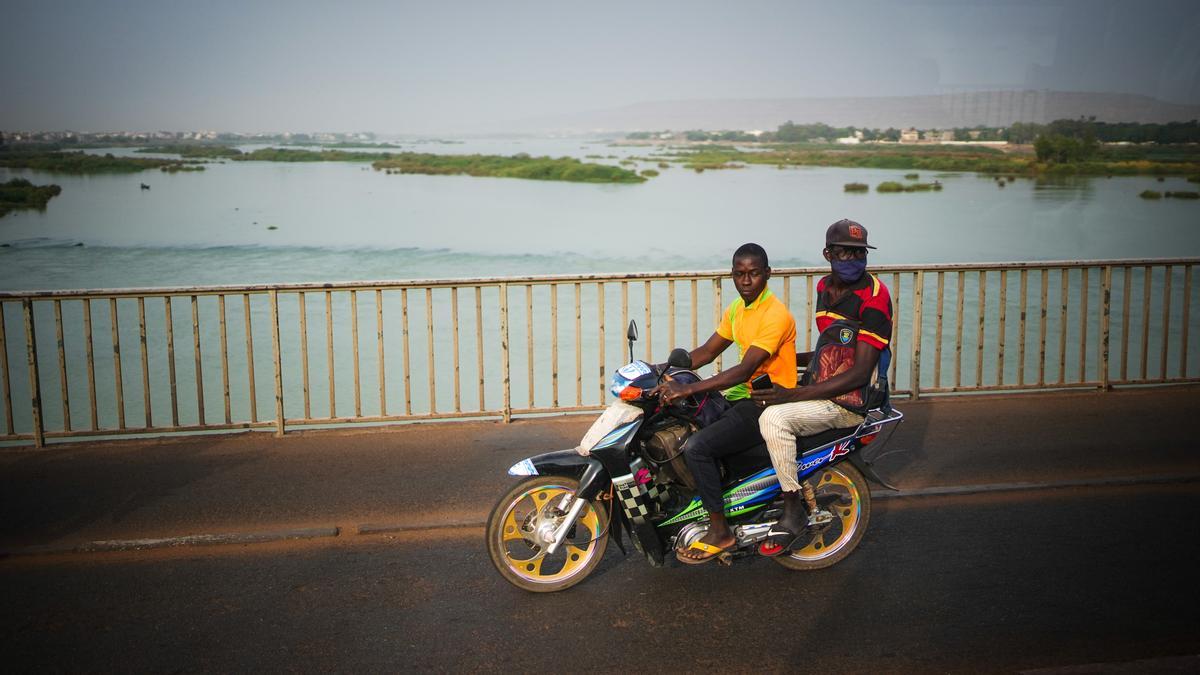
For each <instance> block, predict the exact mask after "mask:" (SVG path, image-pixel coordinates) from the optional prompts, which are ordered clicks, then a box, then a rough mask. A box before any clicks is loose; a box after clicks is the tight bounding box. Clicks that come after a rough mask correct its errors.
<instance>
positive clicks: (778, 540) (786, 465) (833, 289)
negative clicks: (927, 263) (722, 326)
mask: <svg viewBox="0 0 1200 675" xmlns="http://www.w3.org/2000/svg"><path fill="white" fill-rule="evenodd" d="M870 248H875V247H874V246H870V245H869V244H867V228H865V227H863V226H862V225H860V224H859V223H856V222H854V221H852V220H845V219H843V220H839V221H838V222H836V223H834V224H833V225H830V226H829V229H828V230H826V232H825V249H824V251H823V252H822V254H823V255H824V256H825V259H826V260H828V261H829V265H830V271H831V274H829V275H828V276H825V277H824V278H822V279H821V280H820V282H818V283H817V310H816V320H817V330H818V331H819V332H821V331H824V330H825V329H826V327H828V326H829V325H830V324H831V323H833V322H835V321H839V320H842V321H845V320H849V321H850V322H857V325H858V330H857V343H856V345H855V348H854V362H853V365H851V366H850V367H849V369H848V370H845V371H844V372H841V373H838V374H835V375H833V376H832V377H830V378H829V379H826V380H824V381H821V382H817V383H815V384H810V385H809V386H801V387H793V386H791V385H787V384H784V383H783V382H782V381H781V380H774V385H775V386H774V387H771V388H768V389H759V390H755V391H754V392H753V401H754V402H755V403H756V404H758V405H759V406H762V407H763V408H765V409H764V412H763V413H762V416H761V417H760V418H759V420H758V425H759V429H760V430H761V432H762V437H763V440H765V441H766V443H767V449H768V450H769V451H770V454H771V463H772V464H774V466H775V472H776V474H778V477H779V485H780V488H782V490H783V500H784V501H783V504H784V510H783V517H781V518H780V519H779V522H778V523H776V525H775V526H774V527H772V529H771V531H770V534H769V537H768V540H769V541H770V542H771V543H772V544H776V545H778V546H783V547H787V546H788V545H790V544H791V543H792V542H793V541H794V540H795V539H796V537H797V536H798V535H799V534H800V533H802V532H804V530H805V523H806V516H805V511H804V507H803V505H802V502H801V496H800V483H799V481H798V480H797V473H798V468H797V463H796V452H797V449H796V439H797V437H801V436H812V435H814V434H818V433H820V432H822V431H826V430H828V429H838V428H842V427H852V426H856V425H858V424H861V423H862V421H863V417H862V416H861V415H858V414H856V413H854V412H851V411H850V410H847V409H846V408H844V407H842V406H840V405H838V404H837V403H835V402H834V401H833V400H832V399H834V398H835V397H838V396H841V395H842V394H845V393H847V392H851V391H854V390H855V389H859V388H861V387H864V386H866V385H867V384H868V383H869V382H870V380H871V376H872V373H874V372H875V370H876V366H877V364H878V363H879V358H880V354H881V352H882V351H883V350H885V349H887V346H888V342H889V341H890V340H891V336H892V300H891V296H890V294H889V293H888V288H887V286H885V285H883V282H882V281H880V280H879V279H878V278H876V277H875V276H874V275H872V274H870V273H868V272H867V249H870ZM798 356H799V360H800V361H801V363H803V364H808V361H809V358H810V357H811V356H812V353H811V352H808V353H805V354H800V355H798ZM811 367H812V366H811V364H810V368H811ZM772 379H774V378H772ZM768 406H769V407H768Z"/></svg>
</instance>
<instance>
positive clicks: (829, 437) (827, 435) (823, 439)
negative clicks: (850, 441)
mask: <svg viewBox="0 0 1200 675" xmlns="http://www.w3.org/2000/svg"><path fill="white" fill-rule="evenodd" d="M855 431H858V427H845V428H843V429H830V430H829V431H822V432H821V433H819V434H814V435H812V436H801V437H799V438H797V439H796V444H797V445H798V446H799V448H798V449H799V451H800V452H801V453H805V452H808V451H809V450H814V449H816V448H819V447H821V446H822V445H826V444H828V443H832V442H833V441H837V440H840V439H843V438H846V437H847V436H853V435H854V432H855Z"/></svg>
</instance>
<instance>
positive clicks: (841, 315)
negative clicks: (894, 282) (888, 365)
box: [816, 272, 892, 351]
mask: <svg viewBox="0 0 1200 675" xmlns="http://www.w3.org/2000/svg"><path fill="white" fill-rule="evenodd" d="M828 286H829V277H828V276H825V277H823V278H822V279H821V280H820V281H818V282H817V312H816V316H817V331H818V332H823V331H824V330H825V329H826V328H827V327H828V326H829V324H831V323H833V322H834V321H837V320H838V319H850V320H853V321H858V322H859V323H860V324H861V327H860V328H859V330H858V336H859V339H860V340H863V341H864V342H866V343H867V344H869V345H871V346H872V347H874V348H876V349H878V350H881V351H882V350H884V349H886V348H887V346H888V343H889V342H891V340H892V295H891V293H889V292H888V288H887V286H885V285H883V282H882V281H880V280H879V279H878V278H877V277H876V276H875V275H874V274H871V273H870V272H867V273H865V274H863V275H862V278H861V279H859V280H858V281H857V282H855V283H854V284H852V285H851V286H850V289H849V290H848V291H847V292H846V293H843V294H842V297H840V298H838V301H837V302H836V303H833V304H832V305H831V304H830V303H829V293H827V292H826V289H827V288H828Z"/></svg>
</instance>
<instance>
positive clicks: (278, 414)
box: [270, 289, 284, 437]
mask: <svg viewBox="0 0 1200 675" xmlns="http://www.w3.org/2000/svg"><path fill="white" fill-rule="evenodd" d="M270 298H271V357H272V360H273V361H274V363H275V436H276V437H279V436H283V426H284V422H283V360H282V358H281V357H280V354H279V352H280V349H279V291H277V290H275V289H271V291H270Z"/></svg>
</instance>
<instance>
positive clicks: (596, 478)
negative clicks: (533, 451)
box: [508, 449, 611, 499]
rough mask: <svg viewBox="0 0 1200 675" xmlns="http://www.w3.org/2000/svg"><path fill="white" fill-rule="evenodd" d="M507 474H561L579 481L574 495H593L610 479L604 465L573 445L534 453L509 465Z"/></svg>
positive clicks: (592, 496) (588, 497) (589, 496)
mask: <svg viewBox="0 0 1200 675" xmlns="http://www.w3.org/2000/svg"><path fill="white" fill-rule="evenodd" d="M508 473H509V475H511V476H565V477H567V478H574V479H575V480H577V481H579V491H578V492H577V493H576V496H579V497H583V498H584V499H595V498H596V495H598V494H600V493H601V492H602V491H603V490H604V489H605V488H607V487H608V486H609V483H611V479H610V478H609V475H608V472H607V471H605V470H604V465H603V464H601V463H600V461H599V460H597V459H595V458H594V457H585V456H583V455H580V454H579V453H578V452H576V451H575V450H574V449H571V450H556V451H554V452H547V453H543V454H540V455H534V456H533V457H529V458H527V459H523V460H521V461H519V462H517V463H516V464H514V465H512V467H511V468H509V470H508Z"/></svg>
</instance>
